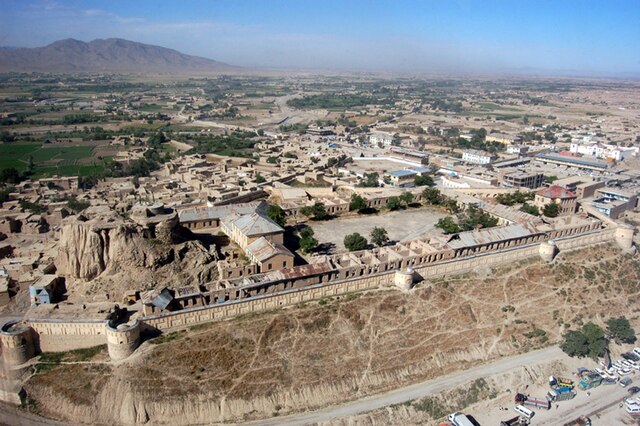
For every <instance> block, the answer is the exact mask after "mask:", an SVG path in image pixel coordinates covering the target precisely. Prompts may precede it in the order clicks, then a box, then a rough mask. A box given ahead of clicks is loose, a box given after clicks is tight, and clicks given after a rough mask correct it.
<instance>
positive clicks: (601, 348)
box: [582, 322, 607, 359]
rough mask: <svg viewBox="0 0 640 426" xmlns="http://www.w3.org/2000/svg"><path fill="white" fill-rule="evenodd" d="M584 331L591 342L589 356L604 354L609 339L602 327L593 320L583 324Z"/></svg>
mask: <svg viewBox="0 0 640 426" xmlns="http://www.w3.org/2000/svg"><path fill="white" fill-rule="evenodd" d="M582 332H583V333H584V335H585V336H586V338H587V341H588V342H589V356H590V357H591V358H594V359H595V358H598V357H601V356H603V355H604V352H605V349H606V347H607V341H606V339H605V338H604V331H603V330H602V328H600V326H598V325H596V324H594V323H592V322H588V323H586V324H585V325H583V326H582Z"/></svg>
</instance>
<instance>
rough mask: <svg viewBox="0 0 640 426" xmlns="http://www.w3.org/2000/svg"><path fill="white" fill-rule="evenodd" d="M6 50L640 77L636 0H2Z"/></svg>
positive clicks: (0, 23)
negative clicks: (96, 47)
mask: <svg viewBox="0 0 640 426" xmlns="http://www.w3.org/2000/svg"><path fill="white" fill-rule="evenodd" d="M2 10H3V12H2V13H1V14H0V45H4V46H21V47H34V46H43V45H46V44H48V43H51V42H53V41H55V40H59V39H63V38H76V39H79V40H84V41H90V40H93V39H95V38H109V37H120V38H126V39H129V40H134V41H140V42H144V43H151V44H157V45H161V46H165V47H170V48H174V49H178V50H180V51H182V52H185V53H189V54H193V55H200V56H205V57H209V58H212V59H216V60H220V61H223V62H228V63H231V64H235V65H241V66H260V67H298V68H319V69H337V70H340V69H344V70H370V71H404V72H436V73H441V72H446V73H448V72H457V73H476V72H481V73H486V72H510V71H519V70H520V71H527V70H547V71H550V72H554V71H571V72H577V73H580V74H594V75H597V74H619V73H635V74H637V73H640V0H626V1H625V0H609V1H605V0H602V1H590V0H582V1H579V0H553V1H547V0H537V1H527V0H451V1H447V0H423V1H418V0H395V1H392V0H388V1H378V0H369V1H364V0H362V1H360V0H351V1H350V0H342V1H336V0H323V1H315V0H287V1H284V0H209V1H204V0H198V1H196V0H194V1H188V0H181V1H178V0H174V1H161V0H155V1H151V0H135V1H127V0H111V1H99V0H87V1H80V0H3V1H2Z"/></svg>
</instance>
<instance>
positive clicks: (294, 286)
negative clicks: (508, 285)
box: [0, 194, 635, 371]
mask: <svg viewBox="0 0 640 426" xmlns="http://www.w3.org/2000/svg"><path fill="white" fill-rule="evenodd" d="M457 196H458V198H459V199H458V202H459V204H460V205H462V206H463V207H464V205H465V202H466V203H470V202H474V201H478V199H476V198H475V197H472V196H470V195H468V194H457ZM465 197H466V198H465ZM502 210H503V209H502V208H498V209H495V210H494V211H493V213H492V214H496V215H498V214H499V213H501V215H500V216H499V217H500V218H501V220H502V223H504V224H505V225H503V226H500V227H496V228H489V229H480V230H474V231H469V232H461V233H458V234H453V235H451V236H446V237H433V238H427V239H419V240H413V241H409V242H403V243H398V244H396V245H393V246H388V247H380V248H375V249H373V250H363V251H356V252H351V253H346V254H338V255H333V256H317V257H316V258H314V261H313V262H312V263H310V264H308V265H301V266H293V267H289V268H284V269H280V270H275V271H269V272H265V273H259V274H254V275H250V276H247V277H244V278H235V279H221V280H220V281H219V282H218V283H217V285H216V286H215V288H214V289H212V290H209V291H206V292H201V291H198V290H197V289H194V290H193V291H182V292H176V297H175V298H174V300H171V301H170V302H171V303H172V306H173V310H167V309H163V307H164V308H167V307H168V306H169V301H166V300H165V303H162V304H157V306H156V305H154V304H152V303H150V304H149V305H148V306H146V307H145V308H148V309H145V311H144V313H143V315H141V316H138V317H137V318H132V319H129V318H126V317H121V316H119V315H117V312H118V311H117V310H116V311H115V312H111V311H109V312H107V311H104V310H103V311H101V312H99V313H94V315H93V318H91V319H86V316H88V315H85V316H83V317H82V318H74V319H68V318H55V317H51V316H49V315H43V316H42V317H41V318H38V317H37V316H33V315H32V316H31V317H29V318H27V319H25V320H23V321H11V322H8V323H6V324H4V325H3V326H2V327H1V328H0V343H1V344H2V353H3V359H4V362H5V365H6V366H9V367H10V368H13V369H15V370H16V371H21V369H22V368H24V366H25V364H27V363H28V361H29V359H30V358H32V357H33V356H34V355H35V354H37V353H39V352H48V351H53V352H55V351H66V350H71V349H76V348H83V347H91V346H95V345H100V344H106V345H107V347H108V352H109V355H110V357H111V358H112V359H113V360H115V361H118V360H122V359H125V358H127V357H128V356H129V355H131V354H132V353H133V352H134V351H135V349H136V348H137V347H138V346H139V344H140V343H141V341H142V340H143V339H144V338H145V336H152V335H157V333H161V332H170V331H174V330H177V329H180V328H184V327H188V326H192V325H196V324H201V323H205V322H209V321H215V320H220V319H225V318H230V317H233V316H236V315H241V314H245V313H250V312H260V311H265V310H270V309H274V308H279V307H284V306H290V305H294V304H297V303H300V302H305V301H310V300H314V299H321V298H326V297H337V298H339V297H341V296H342V295H344V294H347V293H350V292H356V291H364V290H369V289H376V288H379V287H383V286H394V285H395V286H397V287H399V288H400V289H401V290H403V291H408V290H409V289H410V288H411V287H412V285H413V284H414V283H415V282H417V281H421V280H424V279H430V278H433V277H438V276H446V275H454V274H460V273H465V272H468V271H472V270H475V269H477V268H478V267H487V266H493V265H499V264H505V263H511V262H514V261H518V260H521V259H526V258H531V257H534V256H540V257H542V259H543V260H545V261H548V262H550V261H553V258H554V256H555V255H556V254H557V253H558V251H563V250H572V249H577V248H581V247H585V246H589V245H593V244H600V243H606V242H616V243H617V245H618V246H619V247H620V248H621V249H622V250H623V251H624V252H633V251H634V250H635V247H634V246H633V238H634V229H633V228H631V227H628V226H626V225H623V224H617V223H615V222H603V221H600V220H597V219H593V218H588V217H586V216H577V215H572V216H563V217H560V218H556V219H555V220H553V221H548V222H543V221H541V220H539V219H534V217H531V221H527V219H529V218H528V217H527V216H523V215H521V214H515V213H513V212H512V213H513V214H511V215H508V214H505V212H504V211H502ZM487 211H492V210H491V209H487ZM156 293H157V294H156V296H157V298H158V299H162V295H163V294H164V295H165V296H166V292H165V293H163V292H156Z"/></svg>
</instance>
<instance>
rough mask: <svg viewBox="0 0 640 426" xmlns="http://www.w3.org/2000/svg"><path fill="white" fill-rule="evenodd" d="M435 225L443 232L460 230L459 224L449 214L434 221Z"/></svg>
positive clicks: (452, 232) (449, 232) (450, 232)
mask: <svg viewBox="0 0 640 426" xmlns="http://www.w3.org/2000/svg"><path fill="white" fill-rule="evenodd" d="M435 227H436V228H440V229H442V232H444V233H445V234H455V233H456V232H460V226H458V224H457V223H456V222H455V220H454V219H453V217H451V216H447V217H443V218H441V219H440V220H439V221H438V222H437V223H436V225H435Z"/></svg>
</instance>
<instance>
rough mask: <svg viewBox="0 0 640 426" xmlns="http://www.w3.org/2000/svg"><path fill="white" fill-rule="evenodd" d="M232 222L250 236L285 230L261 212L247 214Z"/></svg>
mask: <svg viewBox="0 0 640 426" xmlns="http://www.w3.org/2000/svg"><path fill="white" fill-rule="evenodd" d="M224 221H225V223H226V222H227V219H226V218H225V219H224ZM231 222H232V223H233V224H234V225H235V226H236V227H237V228H238V229H239V230H240V232H242V233H243V234H244V235H246V236H248V237H251V236H256V235H265V234H274V233H277V232H284V229H282V227H281V226H280V225H278V224H277V223H275V222H274V221H273V220H271V219H270V218H269V217H267V216H263V215H261V214H259V213H251V214H245V215H242V216H240V217H238V218H237V219H235V220H232V221H231Z"/></svg>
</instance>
